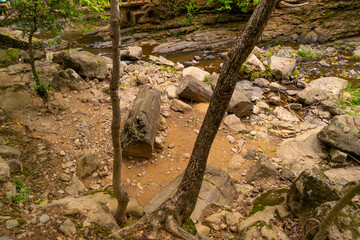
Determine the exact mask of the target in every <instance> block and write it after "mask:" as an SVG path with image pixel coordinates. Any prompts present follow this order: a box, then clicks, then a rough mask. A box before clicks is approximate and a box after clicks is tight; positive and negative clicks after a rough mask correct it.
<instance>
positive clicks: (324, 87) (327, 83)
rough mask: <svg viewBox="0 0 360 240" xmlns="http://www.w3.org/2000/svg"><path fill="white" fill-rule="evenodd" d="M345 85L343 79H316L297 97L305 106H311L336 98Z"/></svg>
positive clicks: (345, 82) (346, 83)
mask: <svg viewBox="0 0 360 240" xmlns="http://www.w3.org/2000/svg"><path fill="white" fill-rule="evenodd" d="M347 85H348V82H347V81H346V80H345V79H341V78H338V77H325V78H318V79H316V80H313V81H311V82H310V83H309V84H308V85H307V86H306V88H305V89H303V90H301V91H300V92H299V93H298V94H297V96H298V97H299V99H300V100H302V101H304V102H305V104H308V105H312V104H315V103H318V102H321V101H323V100H328V99H332V98H334V97H336V96H338V95H339V94H340V93H341V91H342V90H344V89H345V88H346V87H347Z"/></svg>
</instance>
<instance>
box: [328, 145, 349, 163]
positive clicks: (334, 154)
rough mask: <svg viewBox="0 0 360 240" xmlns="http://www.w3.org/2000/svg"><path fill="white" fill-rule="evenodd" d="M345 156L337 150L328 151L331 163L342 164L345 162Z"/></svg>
mask: <svg viewBox="0 0 360 240" xmlns="http://www.w3.org/2000/svg"><path fill="white" fill-rule="evenodd" d="M347 156H348V155H347V154H346V153H344V152H341V151H339V150H337V149H336V148H331V149H330V157H331V160H332V161H333V162H337V163H344V162H346V158H347Z"/></svg>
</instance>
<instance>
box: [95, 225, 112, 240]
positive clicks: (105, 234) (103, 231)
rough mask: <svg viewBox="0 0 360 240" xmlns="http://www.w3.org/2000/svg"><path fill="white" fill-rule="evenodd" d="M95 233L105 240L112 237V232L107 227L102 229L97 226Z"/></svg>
mask: <svg viewBox="0 0 360 240" xmlns="http://www.w3.org/2000/svg"><path fill="white" fill-rule="evenodd" d="M94 227H95V231H96V232H97V233H99V234H101V235H102V236H103V239H107V238H108V237H109V236H110V235H111V230H110V229H108V228H106V227H100V226H99V225H97V224H95V225H94Z"/></svg>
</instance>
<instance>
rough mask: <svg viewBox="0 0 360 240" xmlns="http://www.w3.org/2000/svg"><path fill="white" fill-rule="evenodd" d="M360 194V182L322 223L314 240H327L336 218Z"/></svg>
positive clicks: (338, 202)
mask: <svg viewBox="0 0 360 240" xmlns="http://www.w3.org/2000/svg"><path fill="white" fill-rule="evenodd" d="M359 193H360V181H359V182H357V183H356V185H355V186H353V187H352V188H351V189H350V190H349V191H348V192H347V193H346V194H345V195H344V196H343V197H342V198H341V199H340V200H339V201H337V203H336V204H335V206H334V207H333V208H332V209H331V210H330V211H329V213H328V214H327V215H326V217H325V218H324V220H323V221H322V222H321V225H320V229H319V231H318V232H317V234H316V235H315V237H314V239H313V240H325V239H326V238H327V236H328V235H329V232H330V229H331V226H332V225H333V224H334V221H335V219H336V217H337V216H338V215H339V213H340V211H341V210H342V209H343V208H344V207H345V206H346V205H348V204H349V203H350V202H351V200H352V199H353V198H354V197H355V196H356V195H357V194H359Z"/></svg>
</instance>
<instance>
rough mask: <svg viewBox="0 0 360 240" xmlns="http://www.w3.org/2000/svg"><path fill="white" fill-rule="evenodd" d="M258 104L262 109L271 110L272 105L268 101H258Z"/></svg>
mask: <svg viewBox="0 0 360 240" xmlns="http://www.w3.org/2000/svg"><path fill="white" fill-rule="evenodd" d="M256 106H258V107H259V108H260V109H261V110H265V111H268V110H270V106H269V105H268V104H267V103H265V102H263V101H259V102H257V103H256Z"/></svg>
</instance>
